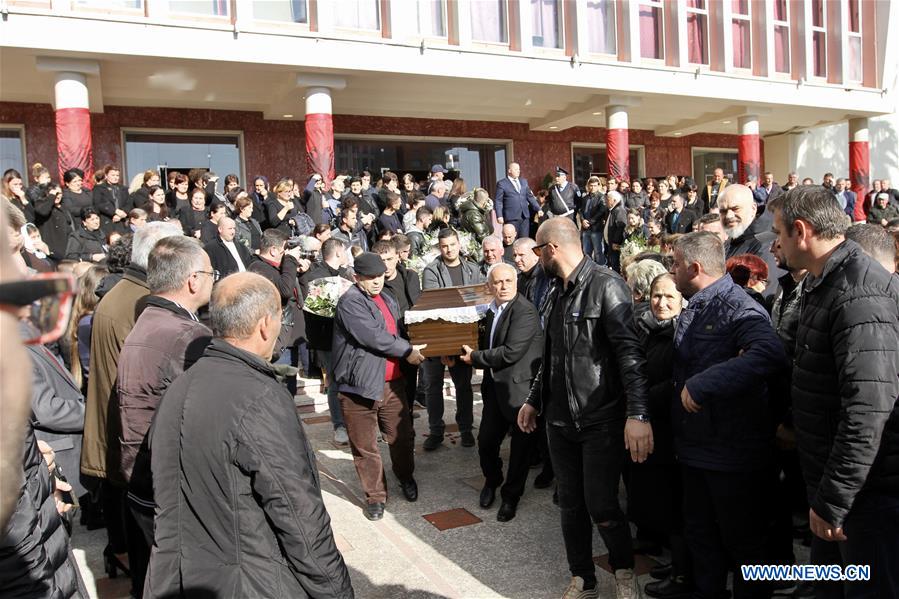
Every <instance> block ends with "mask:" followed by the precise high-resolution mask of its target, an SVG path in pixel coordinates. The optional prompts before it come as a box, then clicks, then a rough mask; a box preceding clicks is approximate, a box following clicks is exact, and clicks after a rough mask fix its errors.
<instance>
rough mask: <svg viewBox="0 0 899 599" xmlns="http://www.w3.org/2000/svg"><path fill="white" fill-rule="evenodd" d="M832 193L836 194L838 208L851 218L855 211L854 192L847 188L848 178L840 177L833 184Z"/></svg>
mask: <svg viewBox="0 0 899 599" xmlns="http://www.w3.org/2000/svg"><path fill="white" fill-rule="evenodd" d="M833 195H835V196H836V198H837V202H839V203H840V208H842V209H843V212H845V213H846V214H848V215H849V217H850V218H851V217H852V215H853V214H854V213H855V201H856V199H857V198H856V196H855V192H854V191H852V190H851V189H849V179H844V178H842V177H840V178H839V179H837V182H836V183H835V184H834V186H833Z"/></svg>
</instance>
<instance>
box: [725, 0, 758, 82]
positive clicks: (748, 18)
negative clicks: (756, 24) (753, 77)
mask: <svg viewBox="0 0 899 599" xmlns="http://www.w3.org/2000/svg"><path fill="white" fill-rule="evenodd" d="M724 1H725V2H731V11H730V27H731V45H732V46H733V48H731V52H732V63H731V67H733V68H734V69H735V70H736V71H738V72H746V73H751V72H752V69H753V60H752V48H753V42H754V39H753V38H754V36H753V31H752V0H742V1H744V2H745V3H746V10H747V11H748V12H746V13H738V12H737V11H735V10H734V7H733V6H734V5H733V2H735V1H736V2H739V1H741V0H724ZM738 21H739V22H740V23H745V25H746V28H747V30H748V31H749V47H748V48H746V52H745V53H744V54H745V55H746V56H747V57H748V58H749V64H748V65H746V66H743V65H737V63H736V59H737V52H736V49H737V46H736V36H734V35H733V29H734V25H735V24H736V23H737V22H738Z"/></svg>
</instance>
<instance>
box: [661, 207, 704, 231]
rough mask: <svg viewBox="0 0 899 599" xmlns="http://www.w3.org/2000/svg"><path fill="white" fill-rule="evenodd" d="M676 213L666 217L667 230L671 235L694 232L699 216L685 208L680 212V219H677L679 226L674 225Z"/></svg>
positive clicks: (670, 213)
mask: <svg viewBox="0 0 899 599" xmlns="http://www.w3.org/2000/svg"><path fill="white" fill-rule="evenodd" d="M674 214H675V213H674V212H669V213H668V214H666V215H665V230H666V231H668V232H669V233H690V232H691V231H693V224H694V223H695V222H696V221H697V220H699V216H697V214H696V213H695V212H693V211H692V210H690V209H688V208H684V209H683V210H681V212H680V218H678V219H677V226H675V225H674Z"/></svg>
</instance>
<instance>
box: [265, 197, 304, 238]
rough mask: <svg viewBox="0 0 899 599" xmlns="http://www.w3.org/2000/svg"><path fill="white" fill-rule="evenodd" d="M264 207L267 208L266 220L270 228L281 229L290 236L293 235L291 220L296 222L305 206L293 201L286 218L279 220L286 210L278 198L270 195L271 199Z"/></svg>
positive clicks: (295, 200)
mask: <svg viewBox="0 0 899 599" xmlns="http://www.w3.org/2000/svg"><path fill="white" fill-rule="evenodd" d="M263 206H264V208H265V220H266V222H267V223H268V228H274V229H280V230H282V231H284V232H285V233H287V234H288V235H293V229H292V228H291V226H290V220H291V219H294V220H296V218H297V215H298V214H300V213H301V212H303V206H302V204H300V201H299V200H297V199H294V200H293V206H292V207H291V208H290V210H288V211H287V214H285V215H284V218H278V213H279V212H281V210H283V209H284V206H283V205H281V202H280V201H278V198H277V196H275V195H273V194H269V198H268V199H267V200H266V201H265V204H264V205H263Z"/></svg>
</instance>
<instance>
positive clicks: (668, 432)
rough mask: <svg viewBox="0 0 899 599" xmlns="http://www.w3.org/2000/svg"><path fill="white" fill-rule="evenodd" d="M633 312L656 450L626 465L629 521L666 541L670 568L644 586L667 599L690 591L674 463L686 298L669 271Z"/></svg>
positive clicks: (658, 571)
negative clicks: (675, 375)
mask: <svg viewBox="0 0 899 599" xmlns="http://www.w3.org/2000/svg"><path fill="white" fill-rule="evenodd" d="M642 306H643V308H642V309H640V307H638V308H636V309H635V310H634V318H635V320H636V325H637V332H638V335H639V337H640V340H641V342H642V343H643V347H644V348H645V350H646V375H647V378H648V379H649V403H650V414H652V437H653V443H654V446H655V449H654V450H653V452H652V454H651V455H650V456H649V458H648V459H647V460H646V461H645V462H643V463H642V464H637V463H633V464H629V467H628V478H629V480H628V482H629V484H628V517H629V519H630V520H632V521H633V522H634V523H635V524H636V525H637V527H638V529H639V530H640V531H641V532H642V533H644V534H647V535H649V536H651V537H654V538H662V539H665V538H667V540H668V542H669V543H670V546H671V565H670V566H668V567H665V568H656V569H654V571H653V572H652V574H653V577H654V578H659V579H660V580H658V581H656V582H651V583H649V584H647V585H646V594H647V595H649V596H650V597H669V596H673V595H679V594H682V593H689V592H690V591H691V590H692V584H691V582H690V567H691V566H690V556H689V553H688V552H687V545H686V542H685V541H684V536H683V515H682V508H681V503H682V501H681V481H680V470H679V469H678V465H677V463H676V462H675V456H674V435H673V432H672V429H671V402H672V393H673V391H672V389H673V387H672V369H673V364H674V330H675V327H676V326H677V318H678V316H679V315H680V313H681V310H682V309H683V296H682V295H681V294H680V292H679V291H678V290H677V287H676V286H675V284H674V277H673V276H672V275H670V274H668V273H665V274H660V275H658V276H657V277H656V278H655V279H653V281H652V283H651V285H650V287H649V302H648V306H647V305H646V304H645V303H644V304H642Z"/></svg>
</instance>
